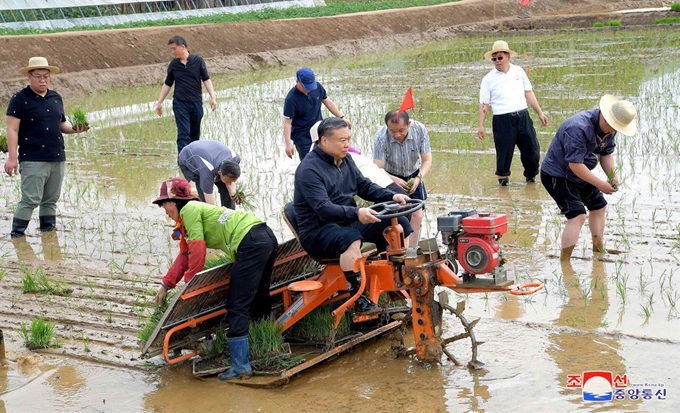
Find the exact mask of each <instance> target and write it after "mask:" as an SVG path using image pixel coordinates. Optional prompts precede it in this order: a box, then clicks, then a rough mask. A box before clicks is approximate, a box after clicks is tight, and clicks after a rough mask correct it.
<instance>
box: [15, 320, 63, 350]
mask: <svg viewBox="0 0 680 413" xmlns="http://www.w3.org/2000/svg"><path fill="white" fill-rule="evenodd" d="M54 326H55V323H50V322H46V321H45V320H43V318H42V317H41V318H39V319H37V320H33V321H32V322H31V328H30V330H29V329H28V327H27V326H26V324H24V323H21V328H20V332H19V333H20V334H21V337H22V338H23V339H24V344H25V345H26V347H27V348H28V349H30V350H35V349H39V348H48V347H58V345H57V343H56V342H53V341H52V339H53V337H54Z"/></svg>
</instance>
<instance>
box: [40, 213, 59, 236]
mask: <svg viewBox="0 0 680 413" xmlns="http://www.w3.org/2000/svg"><path fill="white" fill-rule="evenodd" d="M56 228H57V217H56V216H55V215H46V216H44V217H40V232H49V231H54V230H55V229H56Z"/></svg>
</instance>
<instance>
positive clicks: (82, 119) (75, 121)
mask: <svg viewBox="0 0 680 413" xmlns="http://www.w3.org/2000/svg"><path fill="white" fill-rule="evenodd" d="M71 126H73V129H81V128H85V127H87V126H90V125H89V123H87V115H86V114H85V111H84V110H83V109H82V108H76V109H75V110H74V111H73V113H72V114H71Z"/></svg>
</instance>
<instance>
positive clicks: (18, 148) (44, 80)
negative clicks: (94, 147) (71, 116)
mask: <svg viewBox="0 0 680 413" xmlns="http://www.w3.org/2000/svg"><path fill="white" fill-rule="evenodd" d="M58 72H59V68H58V67H56V66H50V65H49V64H48V63H47V59H45V58H44V57H32V58H31V59H30V60H29V61H28V66H27V67H24V68H22V69H20V70H19V73H21V74H22V75H28V81H29V85H28V86H27V87H26V88H25V89H22V90H21V91H19V92H17V93H16V94H15V95H14V96H12V99H10V101H9V106H8V107H7V148H8V150H9V152H8V157H7V161H6V162H5V172H6V173H7V174H8V175H9V176H12V174H14V173H16V172H17V168H18V167H19V166H20V167H19V168H18V169H19V172H20V173H21V201H19V205H17V209H16V211H14V219H13V220H12V233H11V235H12V238H20V237H22V236H24V232H25V231H26V228H27V227H28V224H29V222H30V220H31V215H33V210H34V209H35V208H36V207H38V206H40V210H39V213H38V216H39V217H40V230H41V231H42V232H47V231H52V230H54V229H55V226H56V223H57V201H58V200H59V196H60V195H61V184H62V182H63V181H64V170H65V163H66V162H65V161H66V152H65V150H64V137H63V135H62V134H64V133H80V132H84V131H86V130H87V129H88V127H87V126H85V127H82V128H80V129H74V128H73V126H72V125H71V123H70V122H69V121H68V120H66V116H65V115H64V103H63V101H62V99H61V96H60V95H59V94H58V93H57V92H55V91H54V90H51V89H49V85H50V76H51V75H52V74H54V73H58ZM17 154H18V158H17Z"/></svg>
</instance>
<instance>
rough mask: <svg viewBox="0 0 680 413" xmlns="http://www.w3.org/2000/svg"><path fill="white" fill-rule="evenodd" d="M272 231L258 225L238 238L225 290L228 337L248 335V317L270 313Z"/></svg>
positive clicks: (274, 250) (275, 246) (274, 248)
mask: <svg viewBox="0 0 680 413" xmlns="http://www.w3.org/2000/svg"><path fill="white" fill-rule="evenodd" d="M278 246H279V244H278V242H277V241H276V237H275V236H274V233H273V232H272V230H271V229H269V227H268V226H267V225H266V224H257V225H255V226H254V227H252V228H251V229H250V231H248V233H247V234H246V236H245V237H244V238H243V240H241V243H240V244H239V245H238V250H237V251H236V260H235V261H234V265H233V266H232V267H231V280H230V281H229V291H228V292H227V305H226V306H225V307H226V310H227V321H228V322H229V331H228V332H227V337H241V336H246V335H248V323H249V321H248V316H249V315H250V316H252V317H253V319H254V320H258V319H261V318H264V317H268V316H269V315H270V313H271V298H270V296H269V285H270V281H271V276H272V271H273V268H274V261H275V260H276V253H277V251H278Z"/></svg>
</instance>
